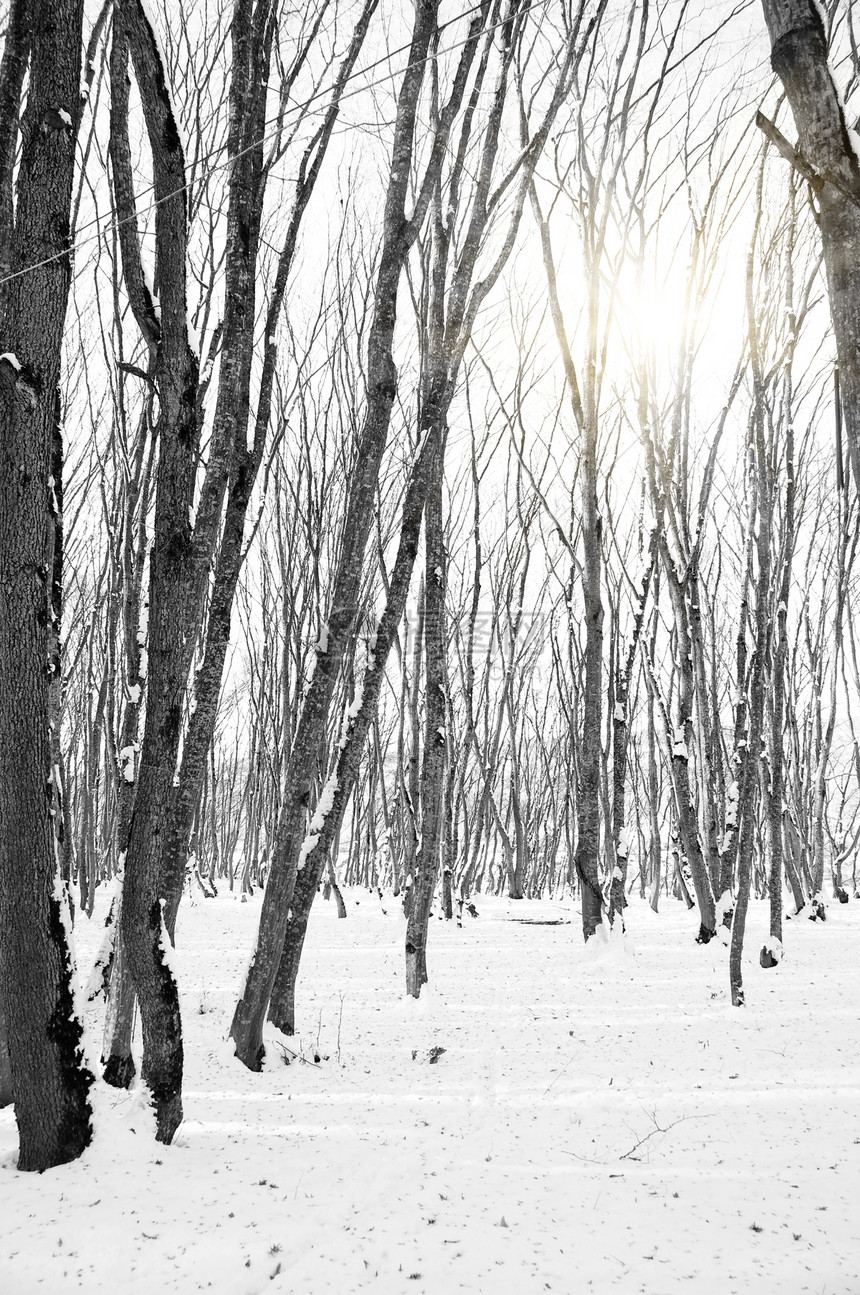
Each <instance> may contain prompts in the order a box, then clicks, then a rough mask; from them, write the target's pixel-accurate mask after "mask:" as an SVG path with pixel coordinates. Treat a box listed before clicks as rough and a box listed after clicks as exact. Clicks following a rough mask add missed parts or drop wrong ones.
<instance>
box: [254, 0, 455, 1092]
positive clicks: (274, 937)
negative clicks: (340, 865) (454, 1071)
mask: <svg viewBox="0 0 860 1295" xmlns="http://www.w3.org/2000/svg"><path fill="white" fill-rule="evenodd" d="M437 9H438V0H420V3H419V4H418V6H417V7H416V14H415V23H414V28H413V37H412V43H411V46H410V56H409V65H408V67H407V70H406V73H405V74H404V78H403V82H402V85H401V89H400V94H399V97H398V106H397V116H396V122H395V128H394V143H393V148H392V158H391V168H390V174H389V183H388V191H387V195H386V203H385V215H384V232H383V245H382V249H381V252H380V258H379V269H378V272H377V278H376V291H375V299H374V316H373V322H372V325H371V330H370V337H369V340H368V360H367V411H366V414H365V419H364V426H363V428H362V432H361V436H360V439H359V446H358V453H357V455H356V469H355V475H354V477H353V479H352V481H351V482H350V486H349V494H348V500H347V509H346V518H345V522H344V532H343V542H342V545H341V553H340V558H339V560H338V565H337V569H336V571H335V573H334V578H333V582H332V593H331V597H330V603H329V615H328V619H327V621H326V622H325V625H324V629H323V634H322V637H321V639H320V642H319V643H318V645H317V650H316V656H315V665H314V674H313V678H312V680H311V683H310V685H309V687H308V690H307V692H306V694H305V697H304V701H303V704H302V710H301V714H300V717H299V721H298V725H297V728H296V733H295V737H294V739H293V746H292V750H291V752H290V758H289V761H288V765H287V772H286V780H285V781H286V794H285V797H284V802H283V805H282V807H281V812H280V816H279V822H278V827H277V832H276V838H275V845H274V850H273V854H272V861H271V866H270V869H269V876H268V879H267V882H266V890H265V894H264V897H263V907H262V912H261V914H260V926H259V931H258V934H257V945H256V950H255V953H254V957H253V958H252V960H251V964H250V966H249V968H248V974H247V976H246V979H245V984H244V986H243V989H242V994H241V997H240V999H239V1002H238V1003H237V1005H236V1010H235V1013H234V1016H233V1022H232V1025H231V1029H230V1033H231V1037H232V1038H233V1041H234V1043H235V1045H236V1055H237V1056H238V1057H239V1059H240V1060H241V1061H243V1062H244V1064H245V1065H246V1066H248V1067H249V1068H251V1069H259V1067H260V1065H261V1063H262V1057H263V1051H264V1049H263V1023H264V1020H265V1017H266V1011H267V1009H268V1006H269V1000H270V998H271V994H272V989H273V986H274V983H275V977H276V975H277V969H278V963H279V961H280V958H281V953H282V950H283V945H284V937H285V935H286V928H287V920H288V912H289V906H290V902H291V899H292V892H293V888H294V885H295V877H296V870H297V865H298V858H299V850H300V846H301V842H302V838H303V824H304V818H305V804H306V800H307V795H308V790H309V787H310V782H311V775H312V770H313V769H315V768H316V766H317V764H318V762H319V755H320V747H321V744H322V743H323V741H324V735H325V728H326V721H327V718H328V713H329V708H330V705H331V699H332V696H333V693H334V688H335V684H336V682H337V678H338V674H339V671H340V665H341V662H342V660H343V655H344V651H345V649H346V647H347V644H348V642H349V639H350V637H351V635H352V633H353V631H354V627H355V621H356V617H357V614H358V600H359V596H360V589H361V578H362V571H363V563H364V553H365V549H366V547H367V541H368V537H369V534H370V529H371V525H372V522H373V510H374V501H375V497H376V483H377V479H378V475H379V466H380V463H381V461H382V455H383V452H384V449H385V445H386V441H387V438H388V427H389V422H390V418H391V409H392V406H393V403H394V398H395V395H396V388H397V370H396V368H395V366H394V360H393V358H392V354H391V348H392V344H393V340H394V326H395V322H396V316H397V292H398V287H399V284H400V277H401V273H402V269H403V265H404V263H405V260H406V255H407V253H408V251H409V248H410V247H411V245H412V242H413V241H414V238H415V234H416V233H417V229H416V227H415V217H414V216H413V220H412V221H411V222H408V221H407V219H406V215H405V203H406V194H407V190H408V185H409V178H410V171H411V162H412V155H413V147H414V135H415V124H416V114H417V108H418V99H419V95H420V92H421V86H422V84H423V79H424V71H425V64H426V56H427V50H428V48H429V45H430V41H431V38H432V36H433V32H434V31H435V28H436V15H437ZM439 161H441V156H440V158H439Z"/></svg>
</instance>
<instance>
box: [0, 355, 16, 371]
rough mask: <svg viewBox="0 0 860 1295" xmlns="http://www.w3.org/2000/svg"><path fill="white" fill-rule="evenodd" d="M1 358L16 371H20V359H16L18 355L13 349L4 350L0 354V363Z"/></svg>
mask: <svg viewBox="0 0 860 1295" xmlns="http://www.w3.org/2000/svg"><path fill="white" fill-rule="evenodd" d="M3 360H5V361H6V363H7V364H9V365H11V367H12V368H13V369H14V370H15V372H16V373H20V372H21V361H20V360H19V359H18V356H17V355H16V354H15V353H14V351H4V353H3V354H2V355H0V363H2V362H3Z"/></svg>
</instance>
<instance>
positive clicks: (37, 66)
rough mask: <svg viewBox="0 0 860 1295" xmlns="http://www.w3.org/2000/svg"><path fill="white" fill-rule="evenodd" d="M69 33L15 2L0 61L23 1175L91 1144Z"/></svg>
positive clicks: (1, 724) (3, 945)
mask: <svg viewBox="0 0 860 1295" xmlns="http://www.w3.org/2000/svg"><path fill="white" fill-rule="evenodd" d="M82 24H83V4H82V0H40V2H39V3H37V4H31V3H28V0H23V2H21V3H14V4H13V5H12V7H11V11H10V15H9V26H8V29H7V34H6V45H5V47H4V54H3V64H2V67H0V266H2V270H3V284H2V289H3V291H2V297H0V345H2V347H3V352H4V353H3V355H2V357H0V445H2V462H0V783H2V787H3V795H2V799H0V926H2V930H3V939H2V941H0V1015H2V1017H3V1024H4V1030H5V1035H6V1040H5V1042H6V1047H7V1048H8V1056H9V1063H10V1073H11V1087H12V1092H13V1094H14V1097H15V1117H16V1120H17V1123H18V1131H19V1138H20V1149H19V1159H18V1165H19V1168H21V1169H37V1170H43V1169H47V1168H49V1167H50V1166H52V1165H57V1164H63V1163H65V1162H66V1161H69V1160H73V1159H75V1158H76V1157H77V1156H79V1155H80V1154H81V1152H82V1151H83V1150H84V1148H85V1147H86V1146H87V1145H88V1143H89V1141H90V1137H91V1134H92V1123H91V1109H90V1102H89V1090H90V1086H91V1084H92V1080H93V1077H92V1075H91V1074H90V1072H89V1070H88V1069H87V1068H86V1067H85V1065H84V1064H83V1060H82V1053H81V1035H82V1027H81V1023H80V1021H79V1019H78V1016H77V1013H76V1007H75V1003H74V1001H73V996H72V987H71V974H72V958H73V954H72V950H71V947H70V930H69V912H68V899H67V895H66V893H65V891H64V889H63V886H62V882H61V880H60V876H59V868H58V858H57V854H56V836H55V826H54V816H55V814H56V803H57V802H56V797H55V781H54V767H53V761H52V754H51V716H52V697H53V695H54V680H55V677H56V675H57V673H58V671H59V659H58V648H57V644H58V624H57V613H58V601H59V594H60V586H59V577H60V573H59V571H58V570H57V568H56V567H55V563H54V553H55V552H56V528H57V525H58V520H59V511H60V510H59V506H58V496H60V494H61V490H60V483H59V482H58V481H56V480H52V470H53V471H57V469H58V467H59V464H60V462H61V456H60V455H58V454H57V444H58V442H59V441H60V438H61V428H62V404H61V396H60V350H61V345H62V337H63V327H64V322H65V316H66V305H67V301H68V295H69V284H70V280H71V249H70V245H69V229H70V213H71V204H72V183H73V178H74V165H75V140H76V138H77V133H78V126H79V123H80V117H81V112H82V104H81V100H80V81H81V48H82ZM28 63H29V84H28V89H27V101H26V108H25V110H24V113H23V116H22V117H21V118H20V150H21V151H20V162H19V163H18V174H17V201H16V202H13V190H12V185H13V173H14V170H15V165H16V152H17V149H18V144H19V112H20V96H21V89H22V85H23V82H24V75H25V71H26V70H27V68H28ZM0 1046H1V1045H0Z"/></svg>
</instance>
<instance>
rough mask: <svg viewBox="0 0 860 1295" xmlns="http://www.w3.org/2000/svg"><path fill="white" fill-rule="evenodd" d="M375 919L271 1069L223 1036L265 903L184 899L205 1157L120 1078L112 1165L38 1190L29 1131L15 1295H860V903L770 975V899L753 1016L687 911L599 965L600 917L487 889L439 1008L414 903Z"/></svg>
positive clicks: (8, 1215)
mask: <svg viewBox="0 0 860 1295" xmlns="http://www.w3.org/2000/svg"><path fill="white" fill-rule="evenodd" d="M346 899H347V906H348V920H346V921H338V920H337V918H336V915H335V908H334V904H333V903H324V902H323V901H322V900H319V901H318V902H317V904H316V906H315V909H314V913H313V915H312V918H311V925H310V929H309V932H308V939H307V945H306V952H305V958H304V963H303V967H304V970H303V975H302V977H301V980H300V983H299V1015H300V1022H299V1024H300V1027H301V1029H300V1033H299V1034H297V1036H296V1038H295V1039H294V1040H291V1041H290V1043H291V1046H292V1047H293V1049H294V1052H295V1053H296V1056H295V1057H294V1059H293V1060H292V1062H291V1064H289V1065H287V1064H285V1055H284V1050H283V1046H282V1045H283V1044H284V1043H286V1042H287V1041H286V1040H282V1041H281V1046H279V1044H278V1042H275V1041H274V1040H272V1042H271V1045H270V1048H269V1060H268V1063H267V1065H266V1067H265V1069H264V1071H263V1072H262V1073H261V1074H250V1073H249V1072H247V1071H246V1070H244V1069H243V1067H242V1066H241V1065H240V1064H239V1063H238V1062H237V1061H236V1060H235V1058H233V1057H231V1055H230V1049H229V1047H228V1046H227V1045H226V1044H225V1042H224V1036H225V1034H226V1030H227V1028H228V1025H229V1020H230V1014H231V1012H232V1008H233V1005H234V1001H235V996H236V991H237V986H238V983H239V977H240V975H241V973H242V970H243V967H244V965H245V963H246V961H247V957H248V952H249V949H250V947H251V945H252V941H253V937H254V932H255V930H256V923H257V918H258V914H259V901H258V899H255V900H254V901H252V902H250V903H246V904H242V903H239V902H238V900H237V899H235V898H234V897H233V896H231V895H230V894H227V893H223V894H221V895H220V896H219V897H218V898H217V899H214V900H208V901H207V900H203V899H197V900H195V901H193V902H191V901H188V900H186V901H185V902H184V904H183V908H182V910H181V913H180V921H179V930H178V935H177V955H178V974H179V978H180V989H181V993H182V998H183V1008H184V1022H185V1030H186V1051H185V1058H186V1072H185V1073H186V1084H185V1117H186V1118H185V1122H184V1124H183V1125H182V1127H181V1129H180V1132H179V1134H178V1136H177V1139H176V1142H175V1144H174V1146H172V1147H170V1148H165V1147H163V1146H159V1145H158V1144H156V1143H155V1142H154V1141H152V1139H151V1112H150V1111H149V1109H148V1108H147V1107H146V1106H145V1105H144V1104H143V1103H142V1101H141V1100H140V1097H139V1096H135V1095H134V1094H132V1095H131V1096H129V1095H127V1094H124V1093H117V1092H115V1091H114V1090H112V1089H108V1088H106V1087H105V1086H104V1085H99V1090H98V1095H97V1120H96V1127H97V1135H96V1139H95V1142H94V1144H93V1146H92V1147H91V1148H90V1150H89V1151H88V1152H87V1153H86V1154H85V1155H84V1157H83V1158H82V1159H81V1160H79V1161H78V1162H77V1163H75V1164H73V1165H69V1166H66V1167H64V1168H62V1169H56V1170H52V1171H49V1172H47V1173H45V1174H42V1175H24V1174H19V1173H17V1171H16V1170H15V1167H14V1166H15V1155H16V1132H15V1125H14V1122H13V1119H12V1114H11V1112H10V1111H4V1112H2V1113H0V1291H2V1292H3V1295H33V1293H34V1292H37V1291H50V1292H51V1293H52V1295H65V1293H66V1292H72V1291H84V1292H86V1293H87V1295H150V1293H151V1292H153V1291H155V1292H159V1293H161V1292H177V1293H179V1295H186V1292H195V1291H209V1292H213V1295H257V1293H260V1292H271V1295H278V1293H279V1292H283V1293H284V1295H286V1292H290V1293H291V1295H294V1293H299V1295H301V1293H304V1292H314V1295H324V1293H326V1292H338V1295H352V1292H358V1291H374V1292H379V1293H380V1295H388V1293H389V1292H390V1293H391V1295H395V1293H399V1292H403V1293H404V1295H410V1293H412V1292H414V1293H416V1295H417V1293H418V1292H426V1293H427V1295H436V1293H439V1295H441V1293H442V1292H446V1293H447V1292H448V1291H468V1292H473V1293H474V1295H507V1293H508V1292H510V1293H511V1295H514V1293H516V1295H520V1293H529V1295H530V1293H531V1292H542V1291H554V1292H561V1293H562V1295H564V1293H565V1292H567V1293H569V1295H579V1292H592V1291H593V1292H596V1293H597V1295H600V1293H601V1292H623V1293H625V1295H626V1293H627V1292H631V1293H632V1292H645V1293H646V1295H674V1292H681V1291H683V1292H690V1291H696V1292H698V1293H699V1295H703V1293H704V1295H711V1293H713V1295H759V1293H763V1292H768V1295H772V1292H774V1291H778V1292H779V1293H780V1295H801V1292H804V1293H805V1292H809V1293H810V1295H858V1292H860V959H858V956H857V950H858V947H860V903H855V902H852V903H851V904H849V905H848V906H847V907H845V906H840V905H839V904H831V905H830V907H829V909H828V920H827V921H826V922H825V923H821V922H810V921H807V920H806V918H805V917H801V918H799V919H797V920H795V921H793V922H790V923H788V924H787V927H786V935H785V945H786V950H787V958H786V961H785V962H784V963H783V965H782V966H781V967H779V968H778V969H777V970H773V971H767V972H765V971H762V970H761V969H760V968H759V965H758V950H759V947H760V945H761V943H762V938H763V935H764V933H765V929H766V916H767V914H766V908H765V905H763V904H760V903H758V904H757V903H753V904H752V905H751V912H750V918H749V923H748V940H747V948H748V957H747V959H746V963H745V979H746V989H747V1006H746V1008H744V1009H743V1010H738V1009H733V1008H732V1007H731V1006H730V1005H729V1002H728V972H727V951H726V950H725V949H724V948H722V947H721V946H718V945H717V944H716V942H714V943H712V944H710V945H708V946H707V947H698V946H696V945H695V944H694V942H693V936H694V933H695V929H696V928H695V921H694V917H693V915H690V914H687V913H686V911H685V910H684V908H683V907H682V906H681V905H680V904H677V903H676V902H675V901H673V900H667V899H664V900H663V904H662V907H663V908H664V909H665V911H664V912H661V913H660V914H659V916H658V915H655V914H654V913H652V912H651V911H650V909H649V908H648V907H647V906H646V905H644V904H642V903H640V902H638V901H634V902H633V903H632V905H631V907H630V909H629V910H628V912H627V931H628V935H627V937H626V939H624V938H619V939H617V940H616V939H615V938H613V939H612V940H611V941H609V942H604V943H602V944H601V945H600V946H597V945H595V943H594V942H592V944H591V945H590V946H589V947H588V948H587V949H586V948H584V947H583V946H582V943H581V935H580V928H579V916H578V912H577V910H576V909H575V907H574V905H573V904H572V903H570V902H567V901H565V902H549V901H547V902H527V901H524V902H520V903H513V902H510V901H507V900H494V899H487V898H483V897H477V898H476V901H475V902H476V904H477V908H478V912H479V916H478V917H477V918H471V917H469V916H468V915H464V918H463V923H464V925H463V928H462V929H458V927H457V926H456V924H455V923H453V922H447V923H446V922H442V921H438V920H436V919H434V920H433V923H432V927H431V931H430V949H429V955H428V957H429V966H430V974H431V977H432V985H431V986H430V987H429V988H428V989H427V990H426V991H425V993H424V994H423V995H422V997H421V999H420V1000H419V1001H418V1002H417V1003H416V1002H413V1001H412V1000H407V999H405V998H404V997H403V953H402V945H403V934H404V921H403V918H402V916H401V914H400V908H399V905H398V903H397V901H396V900H394V899H391V898H390V897H388V898H387V900H386V901H383V902H380V900H379V898H378V897H377V896H376V895H375V894H369V893H368V892H366V891H352V892H349V891H348V892H346ZM103 917H104V907H103V905H102V904H100V905H99V906H98V907H97V909H96V916H95V918H94V919H93V921H92V922H88V921H87V920H86V918H83V919H79V921H78V924H77V941H78V954H79V961H80V965H81V968H82V972H83V974H82V980H85V978H86V972H87V970H88V968H89V966H90V965H91V963H92V960H93V957H94V954H95V950H96V947H97V945H98V942H99V938H100V935H101V920H102V919H103ZM100 1023H101V1022H100V1015H99V1013H96V1012H94V1013H93V1015H92V1019H91V1025H92V1032H91V1046H92V1047H93V1049H94V1050H95V1049H96V1048H97V1038H98V1036H97V1033H96V1031H97V1030H98V1029H99V1028H100ZM443 1050H444V1051H443ZM316 1058H319V1060H318V1061H317V1060H316ZM434 1058H435V1060H434Z"/></svg>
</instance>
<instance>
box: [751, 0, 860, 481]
mask: <svg viewBox="0 0 860 1295" xmlns="http://www.w3.org/2000/svg"><path fill="white" fill-rule="evenodd" d="M762 8H763V10H764V17H765V22H766V24H767V29H768V34H769V35H770V42H771V64H772V66H773V70H774V72H775V73H776V74H777V76H778V77H779V78H780V80H781V81H782V84H783V86H784V87H785V93H786V96H787V98H788V101H789V104H790V105H791V111H792V113H793V115H794V120H795V124H796V126H797V131H798V144H799V148H798V149H797V150H795V149H794V148H792V146H791V145H790V144H789V143H788V141H787V140H785V139H784V138H783V137H782V136H781V135H780V134H779V132H778V131H777V130H776V128H775V127H774V126H773V125H772V123H770V122H768V121H767V120H766V119H765V118H763V117H762V116H761V114H759V118H758V122H759V125H760V126H761V127H762V128H763V129H765V131H766V132H767V134H768V135H769V137H770V138H772V139H773V140H774V142H775V143H776V144H777V147H778V148H779V149H780V151H781V152H782V153H783V154H784V155H785V156H786V157H787V158H788V159H789V161H791V163H792V164H793V165H794V166H795V167H796V168H797V169H798V171H799V172H800V174H801V175H802V176H803V177H804V178H805V179H806V180H808V182H809V185H810V189H811V192H812V194H813V195H814V199H815V201H816V202H817V213H816V218H817V222H818V228H819V230H820V232H821V247H822V250H823V252H824V264H825V267H826V270H827V290H828V296H829V300H830V316H831V319H832V321H833V334H834V339H835V342H836V358H837V363H838V365H839V379H840V387H841V400H842V408H843V411H844V416H845V430H846V433H847V441H848V453H849V456H850V460H851V466H852V468H853V471H854V477H855V480H856V482H857V484H858V486H860V160H858V156H857V152H856V150H855V148H854V146H853V144H852V142H851V138H850V136H849V134H848V124H847V122H846V120H845V111H844V109H843V106H842V102H841V99H840V97H839V91H838V89H837V86H836V83H835V81H834V79H833V73H832V72H831V69H830V65H829V62H828V42H827V32H826V31H825V28H824V21H823V18H822V8H821V6H820V5H819V4H818V3H817V0H762Z"/></svg>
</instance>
